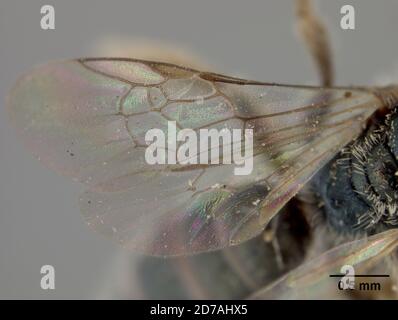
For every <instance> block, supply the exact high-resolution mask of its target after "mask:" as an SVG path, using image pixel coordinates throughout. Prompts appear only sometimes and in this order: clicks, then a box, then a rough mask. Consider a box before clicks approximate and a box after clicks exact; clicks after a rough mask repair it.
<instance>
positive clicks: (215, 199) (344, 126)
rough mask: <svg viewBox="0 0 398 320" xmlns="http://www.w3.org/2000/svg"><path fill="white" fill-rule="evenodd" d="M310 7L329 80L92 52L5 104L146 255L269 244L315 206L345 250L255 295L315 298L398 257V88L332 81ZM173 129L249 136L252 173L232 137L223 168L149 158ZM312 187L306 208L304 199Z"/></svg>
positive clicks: (112, 233)
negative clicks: (236, 72)
mask: <svg viewBox="0 0 398 320" xmlns="http://www.w3.org/2000/svg"><path fill="white" fill-rule="evenodd" d="M299 4H300V5H299V7H298V8H299V10H298V13H299V18H300V22H301V29H302V34H303V35H304V37H305V39H306V41H307V43H308V44H309V48H310V51H311V53H312V55H313V57H314V58H315V61H316V62H317V64H318V66H319V69H320V73H321V75H322V79H323V80H322V83H323V85H322V86H319V87H316V86H304V85H284V84H274V83H265V82H260V81H252V80H246V79H240V78H235V77H230V76H226V75H221V74H217V73H213V72H204V71H199V70H196V69H192V68H188V67H182V66H178V65H174V64H170V63H165V62H154V61H147V60H138V59H130V58H108V57H105V58H82V59H74V60H67V61H59V62H51V63H48V64H46V65H43V66H39V67H37V68H35V69H33V70H32V71H30V72H28V73H27V74H25V75H24V76H22V77H21V78H20V79H19V80H18V81H17V83H16V85H15V86H14V88H13V89H12V90H11V92H10V94H9V96H8V99H7V106H8V110H9V114H10V118H11V121H12V122H13V124H14V126H15V127H16V128H18V129H19V132H20V135H21V137H22V139H23V141H24V142H25V144H26V145H27V147H28V148H29V149H30V150H31V151H32V152H33V153H34V154H35V155H36V156H37V157H38V158H40V160H41V161H42V162H44V163H45V164H46V165H47V166H49V167H50V168H53V169H55V170H56V171H58V172H60V173H62V174H64V175H67V176H71V177H72V178H74V179H75V180H78V181H81V182H83V183H85V184H86V185H87V186H88V190H87V191H86V192H85V193H84V194H83V195H82V196H81V198H80V207H81V211H82V214H83V217H84V219H85V220H86V222H87V224H88V225H89V227H90V228H92V229H94V230H96V231H98V232H99V233H101V234H104V235H106V236H108V237H110V238H112V239H113V240H115V241H116V242H118V243H119V244H120V245H122V246H123V247H125V248H128V249H131V250H134V251H137V252H142V253H145V254H148V255H154V256H186V255H194V254H199V253H203V252H210V251H216V250H221V249H225V248H228V247H232V246H238V245H242V244H244V243H245V242H248V241H250V240H251V239H254V238H256V237H258V236H259V235H261V234H263V237H264V238H265V240H266V241H267V242H272V241H274V239H275V234H276V233H278V232H279V234H280V230H281V229H280V225H279V227H278V221H279V222H281V221H282V225H284V226H286V225H290V224H291V222H289V221H284V222H283V220H282V218H279V217H278V213H280V212H281V211H286V208H287V206H292V203H293V207H294V209H291V210H287V211H290V213H289V214H290V215H293V217H291V218H292V220H294V221H298V220H300V219H302V218H300V217H304V219H305V220H306V221H310V220H311V218H309V217H308V216H310V214H308V213H307V212H309V211H312V210H309V208H310V207H311V206H312V205H314V204H316V205H317V206H318V207H319V210H318V211H319V212H320V213H319V214H318V216H319V217H320V219H321V220H322V221H323V222H324V223H323V226H322V227H318V228H319V229H320V230H325V232H326V233H328V234H330V235H333V236H335V237H339V239H340V240H339V243H338V244H337V245H336V246H335V247H333V248H328V249H327V250H326V251H325V252H322V253H319V250H318V251H315V252H316V254H314V253H312V257H313V258H312V259H310V260H309V261H307V262H305V263H304V264H302V265H300V266H299V267H297V268H293V269H292V270H291V271H290V272H289V273H287V274H285V275H283V276H282V277H281V278H279V279H278V280H276V281H275V282H273V283H271V284H270V285H268V286H267V287H265V288H264V289H262V290H260V291H258V292H257V293H255V294H254V295H253V296H252V297H253V298H274V297H286V296H287V297H296V296H299V297H304V295H305V294H308V296H311V294H312V292H313V288H314V286H318V285H319V283H322V281H323V282H325V283H326V282H327V285H330V279H329V277H328V276H329V274H331V273H336V272H338V271H339V270H340V269H339V268H340V267H341V266H342V265H344V264H350V265H354V266H355V267H358V268H370V267H371V266H374V265H376V264H377V263H378V262H380V261H381V259H383V258H384V257H386V256H389V255H391V254H393V252H394V250H395V249H396V246H397V244H398V230H397V229H395V227H396V225H397V223H398V212H397V201H398V200H397V198H398V192H397V191H398V190H397V188H398V180H397V172H398V164H397V163H398V160H397V159H398V157H397V155H398V144H397V141H396V137H397V136H398V132H396V131H397V121H398V116H397V110H396V107H397V106H398V87H397V86H394V85H392V86H387V87H333V86H331V84H332V79H333V76H332V67H331V59H330V53H329V46H328V42H327V39H326V34H325V30H324V28H323V26H322V24H321V22H320V21H319V20H318V19H317V17H316V16H315V15H314V14H313V12H312V10H311V7H310V6H309V2H308V1H299ZM169 121H172V122H174V123H175V124H176V126H177V129H178V130H184V129H191V130H193V131H194V132H199V131H200V130H202V129H217V130H221V129H228V130H246V129H249V130H251V131H252V134H253V144H252V145H247V144H244V147H243V148H244V150H243V151H244V152H243V153H244V154H246V151H250V152H249V154H250V155H251V157H252V159H251V160H252V163H253V170H251V172H250V173H248V174H245V175H236V174H235V169H236V168H235V165H234V164H231V163H227V164H225V163H223V161H222V160H224V158H225V157H226V153H225V152H224V150H226V149H224V147H225V146H228V142H225V140H223V143H222V144H221V146H220V149H222V152H218V153H217V154H218V156H217V157H216V159H212V160H216V161H215V162H211V163H208V164H204V163H192V162H190V163H181V162H176V163H165V164H155V165H153V164H149V163H148V161H146V157H145V155H146V150H147V139H146V138H145V137H146V133H147V132H148V131H149V130H151V129H153V128H162V129H165V128H167V123H168V122H169ZM181 147H182V145H178V144H177V146H176V148H177V149H176V150H172V151H174V152H178V151H179V150H180V148H181ZM167 148H168V147H166V149H165V150H164V151H165V153H167V152H169V151H170V149H167ZM206 151H212V150H206ZM218 151H219V150H218ZM201 152H202V151H198V152H197V153H195V154H194V156H199V155H200V154H199V153H201ZM305 190H307V191H308V190H309V191H310V193H311V199H310V200H309V201H304V200H300V199H301V198H300V197H296V195H297V194H298V193H299V192H301V193H302V194H303V191H305ZM294 201H298V202H300V201H302V203H300V204H297V203H295V202H294ZM292 211H294V212H296V211H300V212H299V213H297V214H296V216H294V214H293V213H292ZM301 211H302V212H301ZM299 216H300V217H299ZM300 225H306V224H305V223H302V224H300ZM278 228H279V229H278ZM321 228H324V229H321ZM264 230H265V231H264ZM278 230H279V231H278ZM318 234H319V232H318ZM281 237H282V236H280V237H279V238H281ZM291 237H292V238H293V239H296V238H299V237H293V236H291ZM325 237H326V235H325ZM341 239H344V241H343V240H341ZM275 246H278V243H275ZM313 247H316V245H315V246H313ZM309 256H311V254H309Z"/></svg>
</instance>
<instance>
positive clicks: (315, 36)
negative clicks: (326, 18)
mask: <svg viewBox="0 0 398 320" xmlns="http://www.w3.org/2000/svg"><path fill="white" fill-rule="evenodd" d="M296 10H297V12H296V14H297V19H298V30H299V33H300V35H301V37H302V38H303V40H304V42H305V44H306V46H307V47H308V49H309V51H310V53H311V55H312V58H313V59H314V61H315V64H316V66H317V68H318V72H319V74H320V77H321V81H322V85H324V86H331V85H332V84H333V63H332V54H331V49H330V45H329V37H328V33H327V30H326V28H325V26H324V24H323V23H322V21H321V19H320V18H319V17H318V16H317V15H316V13H315V12H314V8H313V5H312V1H311V0H296Z"/></svg>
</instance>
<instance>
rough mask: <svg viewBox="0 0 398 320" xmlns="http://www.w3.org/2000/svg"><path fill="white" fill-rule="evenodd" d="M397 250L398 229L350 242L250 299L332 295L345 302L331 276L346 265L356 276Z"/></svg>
mask: <svg viewBox="0 0 398 320" xmlns="http://www.w3.org/2000/svg"><path fill="white" fill-rule="evenodd" d="M397 246H398V230H396V229H393V230H389V231H385V232H382V233H379V234H376V235H374V236H371V237H369V238H368V239H366V238H364V239H360V240H354V241H350V242H348V243H345V244H342V245H340V246H337V247H335V248H333V249H331V250H329V251H326V252H325V253H323V254H321V255H320V256H318V257H316V258H315V259H312V260H309V261H307V262H306V263H304V264H303V265H301V266H299V267H298V268H296V269H294V270H293V271H290V272H289V273H287V274H286V275H285V276H283V277H282V278H280V279H278V280H277V281H275V282H274V283H272V284H271V285H269V286H267V287H266V288H264V289H262V290H259V291H258V292H256V293H254V294H253V295H252V296H251V297H250V298H252V299H327V298H328V297H330V295H331V293H334V295H335V297H336V298H344V294H345V292H344V291H340V290H339V289H338V281H339V280H340V279H341V278H339V277H337V278H335V277H330V275H338V274H340V269H341V267H342V266H344V265H351V266H353V267H354V268H355V270H356V273H357V274H358V271H359V270H368V269H369V268H371V267H373V266H374V265H376V264H377V263H378V262H380V261H381V260H382V259H383V258H385V257H386V256H388V255H389V254H391V253H392V252H393V251H394V250H396V248H397ZM365 273H366V272H365Z"/></svg>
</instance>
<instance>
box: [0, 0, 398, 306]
mask: <svg viewBox="0 0 398 320" xmlns="http://www.w3.org/2000/svg"><path fill="white" fill-rule="evenodd" d="M44 4H53V5H54V6H55V22H56V29H55V30H53V31H43V30H41V29H40V18H41V16H40V7H41V6H42V5H44ZM318 4H319V6H318V7H319V8H320V9H321V12H322V13H323V14H324V15H325V16H326V17H325V19H326V23H327V25H328V27H329V29H330V31H331V35H332V44H333V51H334V59H335V69H336V74H337V79H336V80H337V83H338V84H341V85H343V84H369V83H372V82H374V81H375V79H381V76H382V75H392V74H394V72H395V74H398V72H397V61H398V41H397V40H396V34H397V29H398V1H394V0H383V1H380V0H379V1H374V0H373V1H372V0H357V1H354V0H350V1H330V0H329V1H326V0H324V1H319V2H318ZM343 4H352V5H354V7H355V9H356V30H355V31H343V30H341V29H340V27H339V19H340V13H339V12H340V7H341V6H342V5H343ZM294 22H295V20H294V6H293V1H292V0H283V1H281V0H272V1H271V0H261V1H260V0H258V1H254V0H250V1H249V0H247V1H236V0H222V1H221V0H201V1H198V0H189V1H188V0H180V1H179V0H158V1H154V0H145V1H137V0H126V1H122V0H113V1H98V0H95V1H94V0H92V1H87V0H86V1H82V0H79V1H75V0H73V1H71V0H68V1H66V0H64V1H50V0H47V1H42V0H41V1H37V0H26V1H21V0H0V58H1V59H0V97H1V100H0V106H1V108H0V298H39V299H47V298H49V299H53V298H77V299H81V298H101V297H110V296H112V290H113V287H115V286H118V285H123V283H124V282H125V281H127V279H126V278H125V276H126V274H128V271H126V270H125V268H126V263H125V261H127V260H128V259H131V255H133V258H136V259H140V256H138V255H134V254H131V253H128V252H124V251H122V250H120V249H119V248H118V247H116V246H115V245H114V244H112V243H111V242H110V241H108V240H106V239H103V238H102V237H100V236H98V235H96V234H95V233H93V232H91V231H90V230H88V228H87V227H86V225H85V224H84V223H83V220H82V219H81V217H80V214H79V209H78V206H77V199H78V195H79V193H80V192H81V191H82V190H83V186H82V185H80V184H78V183H74V182H72V181H71V180H69V179H67V178H64V177H61V176H59V175H57V174H56V173H54V172H52V171H50V170H48V169H46V168H45V167H44V166H42V165H41V164H40V163H39V162H37V161H36V160H35V159H34V158H33V157H32V156H31V155H30V153H29V152H28V151H27V150H25V149H24V147H23V146H22V144H21V143H20V141H19V140H18V139H17V138H16V135H15V131H14V130H13V128H11V127H10V126H9V124H8V122H7V115H6V114H5V112H4V97H5V95H6V93H7V91H8V90H9V89H10V87H11V86H12V84H13V83H14V81H15V80H16V78H17V76H18V75H19V74H21V73H22V72H23V71H25V70H27V69H29V68H31V67H32V66H33V65H35V64H38V63H42V62H45V61H47V60H53V59H60V58H70V57H79V56H92V55H96V52H95V50H94V49H93V48H95V43H97V42H98V41H100V40H101V39H102V38H103V37H104V36H113V35H117V36H126V37H140V38H143V37H144V38H149V39H151V40H153V41H156V40H161V41H162V42H164V43H171V44H176V45H178V46H182V47H185V48H187V49H189V50H191V51H192V52H194V53H195V54H196V55H197V56H199V57H202V59H203V60H204V61H206V62H208V63H209V64H211V65H212V66H216V67H215V70H214V71H216V72H221V73H227V74H230V75H239V76H244V77H247V78H252V79H258V80H264V81H270V82H285V83H286V82H287V83H301V84H302V83H307V84H309V83H312V84H316V83H317V74H316V71H315V70H314V67H313V65H312V62H311V60H310V58H309V56H308V54H307V52H306V51H305V48H304V47H303V45H302V43H300V41H299V40H298V39H297V37H296V34H295V32H294ZM97 54H98V53H97ZM44 264H51V265H53V266H54V267H55V270H56V290H54V291H43V290H41V289H40V277H41V275H40V272H39V270H40V267H41V266H42V265H44ZM128 281H130V282H131V283H134V281H135V280H134V279H133V278H131V277H130V278H129V279H128ZM122 297H123V294H122ZM129 297H140V294H139V291H138V289H137V292H136V293H135V292H133V293H131V292H130V294H129Z"/></svg>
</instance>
